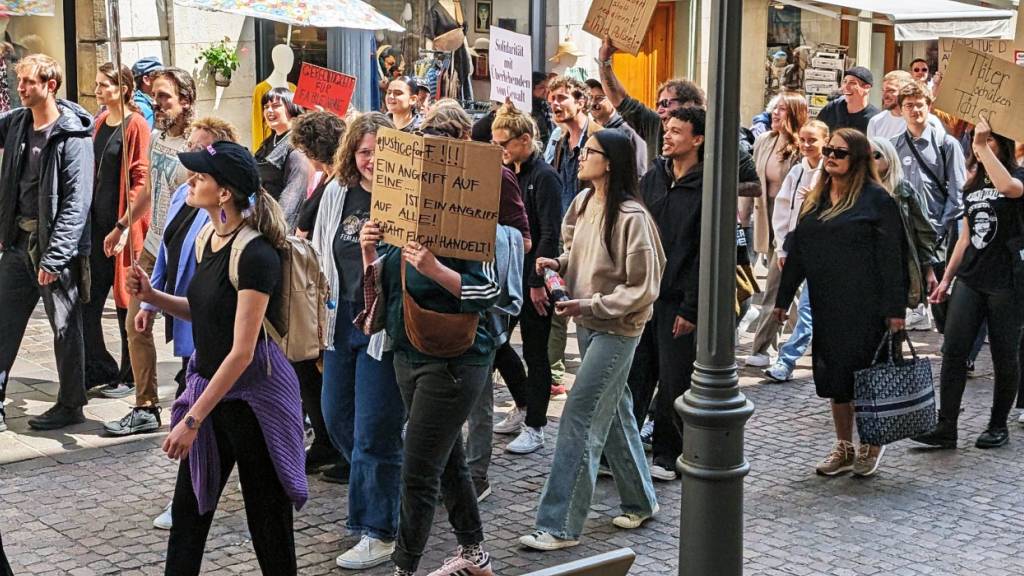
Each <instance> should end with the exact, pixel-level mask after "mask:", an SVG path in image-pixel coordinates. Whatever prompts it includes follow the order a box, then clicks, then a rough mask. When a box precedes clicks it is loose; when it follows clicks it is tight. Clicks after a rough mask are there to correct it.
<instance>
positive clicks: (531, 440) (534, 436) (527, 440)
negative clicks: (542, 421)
mask: <svg viewBox="0 0 1024 576" xmlns="http://www.w3.org/2000/svg"><path fill="white" fill-rule="evenodd" d="M543 447H544V429H543V428H531V427H529V426H523V431H522V432H520V433H519V436H516V439H515V440H513V441H511V442H509V443H508V446H505V452H509V453H512V454H530V453H531V452H536V451H537V450H540V449H541V448H543Z"/></svg>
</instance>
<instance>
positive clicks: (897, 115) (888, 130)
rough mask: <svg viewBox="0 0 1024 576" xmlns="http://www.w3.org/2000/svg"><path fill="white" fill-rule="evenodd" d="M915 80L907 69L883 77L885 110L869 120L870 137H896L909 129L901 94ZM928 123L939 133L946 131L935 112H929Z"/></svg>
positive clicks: (883, 104)
mask: <svg viewBox="0 0 1024 576" xmlns="http://www.w3.org/2000/svg"><path fill="white" fill-rule="evenodd" d="M913 81H914V78H913V76H911V75H910V72H907V71H905V70H893V71H892V72H889V73H888V74H886V75H885V76H884V77H882V108H884V110H883V111H882V112H880V113H878V114H875V115H874V116H872V117H871V120H868V138H873V137H875V136H881V137H882V138H894V137H896V136H899V135H900V134H903V133H904V132H906V131H907V121H906V120H904V119H903V113H902V111H901V110H900V106H899V95H900V90H901V89H902V88H903V87H904V86H906V85H907V84H910V83H911V82H913ZM928 124H929V125H930V126H931V127H932V128H934V129H935V131H936V132H937V133H939V134H945V133H946V129H945V128H943V127H942V122H941V121H939V119H938V118H937V117H936V116H935V115H934V114H928Z"/></svg>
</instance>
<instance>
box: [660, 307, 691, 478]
mask: <svg viewBox="0 0 1024 576" xmlns="http://www.w3.org/2000/svg"><path fill="white" fill-rule="evenodd" d="M678 308H679V305H678V304H677V303H674V302H662V301H661V300H659V301H657V302H655V303H654V318H653V319H652V321H651V322H652V323H653V324H654V342H655V348H656V350H657V354H658V386H659V392H658V404H657V406H656V407H655V411H654V439H653V440H652V441H651V453H652V456H653V462H654V463H655V464H658V465H660V466H664V467H666V468H668V469H669V470H675V462H676V459H677V458H679V455H680V454H682V453H683V421H682V419H681V418H680V417H679V414H678V413H677V412H676V410H675V401H676V398H678V397H680V396H682V395H683V393H684V392H686V391H687V390H689V389H690V379H691V378H692V377H693V363H694V362H696V360H697V337H696V336H697V332H696V331H694V332H691V333H689V334H684V335H682V336H680V337H679V338H673V337H672V326H673V324H674V323H675V319H676V311H677V310H678Z"/></svg>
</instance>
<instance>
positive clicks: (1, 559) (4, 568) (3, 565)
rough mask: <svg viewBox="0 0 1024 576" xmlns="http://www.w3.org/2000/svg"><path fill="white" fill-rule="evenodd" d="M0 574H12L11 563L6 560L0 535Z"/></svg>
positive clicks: (1, 575)
mask: <svg viewBox="0 0 1024 576" xmlns="http://www.w3.org/2000/svg"><path fill="white" fill-rule="evenodd" d="M0 576H14V572H12V571H11V565H10V563H9V562H7V554H5V553H4V538H3V535H0Z"/></svg>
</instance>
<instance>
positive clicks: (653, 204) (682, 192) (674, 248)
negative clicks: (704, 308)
mask: <svg viewBox="0 0 1024 576" xmlns="http://www.w3.org/2000/svg"><path fill="white" fill-rule="evenodd" d="M703 187H704V164H697V165H696V166H694V167H693V168H691V169H690V171H689V172H687V173H686V174H685V175H684V176H683V177H682V178H680V179H679V180H676V179H675V175H674V174H673V173H672V161H671V160H669V159H668V158H665V157H664V156H659V157H657V158H656V159H655V160H654V162H653V163H652V164H651V169H650V170H648V171H647V173H646V174H644V177H643V179H642V180H640V193H641V194H642V195H643V199H644V204H646V205H647V209H648V210H650V212H651V215H652V216H654V221H655V222H656V223H657V225H658V232H659V233H660V234H661V245H662V247H663V248H664V249H665V258H666V260H667V264H666V266H665V273H664V275H663V276H662V278H661V292H660V294H659V296H658V300H660V301H661V302H666V303H669V304H673V305H676V306H677V312H676V315H678V316H682V317H683V318H685V319H686V320H687V321H688V322H691V323H693V324H696V323H697V302H698V301H697V287H698V286H699V284H700V218H701V217H700V211H701V200H702V197H703Z"/></svg>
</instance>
